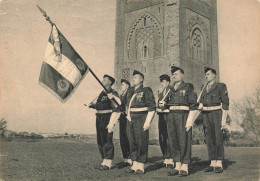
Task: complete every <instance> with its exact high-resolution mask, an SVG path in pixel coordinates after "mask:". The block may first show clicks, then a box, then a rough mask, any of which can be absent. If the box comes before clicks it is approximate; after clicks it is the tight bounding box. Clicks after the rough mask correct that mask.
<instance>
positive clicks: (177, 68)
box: [171, 65, 184, 74]
mask: <svg viewBox="0 0 260 181" xmlns="http://www.w3.org/2000/svg"><path fill="white" fill-rule="evenodd" d="M178 70H180V71H181V73H183V74H184V71H183V70H182V68H180V67H177V66H174V65H173V66H172V67H171V72H172V74H173V73H174V72H176V71H178Z"/></svg>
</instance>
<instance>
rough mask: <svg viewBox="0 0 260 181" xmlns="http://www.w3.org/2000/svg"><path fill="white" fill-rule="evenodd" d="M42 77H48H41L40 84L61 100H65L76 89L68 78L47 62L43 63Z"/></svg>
mask: <svg viewBox="0 0 260 181" xmlns="http://www.w3.org/2000/svg"><path fill="white" fill-rule="evenodd" d="M41 75H48V76H40V80H39V81H40V83H42V84H44V85H45V88H48V89H51V92H52V93H53V94H54V95H55V96H58V97H59V98H61V99H65V98H66V97H67V96H68V95H69V94H70V92H71V91H72V90H73V88H74V87H73V85H72V84H71V83H70V82H69V81H68V80H67V79H66V78H64V77H63V76H62V75H60V73H59V72H57V71H56V70H55V69H54V68H53V67H51V66H50V65H48V64H47V63H45V62H43V63H42V68H41Z"/></svg>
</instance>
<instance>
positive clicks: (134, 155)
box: [126, 70, 156, 174]
mask: <svg viewBox="0 0 260 181" xmlns="http://www.w3.org/2000/svg"><path fill="white" fill-rule="evenodd" d="M132 81H133V86H134V87H131V89H129V91H128V92H127V104H126V105H127V109H128V111H127V114H128V122H127V131H128V138H129V143H130V154H131V159H132V161H133V166H132V167H131V169H130V170H129V171H130V172H131V173H134V172H135V173H136V174H143V173H144V163H145V162H146V160H147V156H148V142H149V128H150V123H151V121H152V119H153V117H154V114H155V110H156V103H155V99H154V95H153V92H152V89H151V88H150V87H144V86H143V81H144V75H143V74H142V73H141V72H138V71H136V70H135V71H134V72H133V79H132Z"/></svg>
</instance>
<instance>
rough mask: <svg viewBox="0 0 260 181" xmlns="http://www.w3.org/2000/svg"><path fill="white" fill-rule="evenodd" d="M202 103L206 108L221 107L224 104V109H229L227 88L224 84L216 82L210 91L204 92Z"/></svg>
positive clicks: (205, 90)
mask: <svg viewBox="0 0 260 181" xmlns="http://www.w3.org/2000/svg"><path fill="white" fill-rule="evenodd" d="M200 103H202V104H203V106H205V107H212V106H220V105H221V104H222V109H224V110H228V109H229V97H228V91H227V86H226V85H225V84H224V83H220V82H214V84H212V86H211V88H210V90H209V91H208V92H207V89H206V87H205V89H204V90H203V92H202V94H201V99H200Z"/></svg>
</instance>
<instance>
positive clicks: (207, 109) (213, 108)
mask: <svg viewBox="0 0 260 181" xmlns="http://www.w3.org/2000/svg"><path fill="white" fill-rule="evenodd" d="M219 109H222V106H212V107H204V106H203V108H202V110H203V111H214V110H219Z"/></svg>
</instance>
